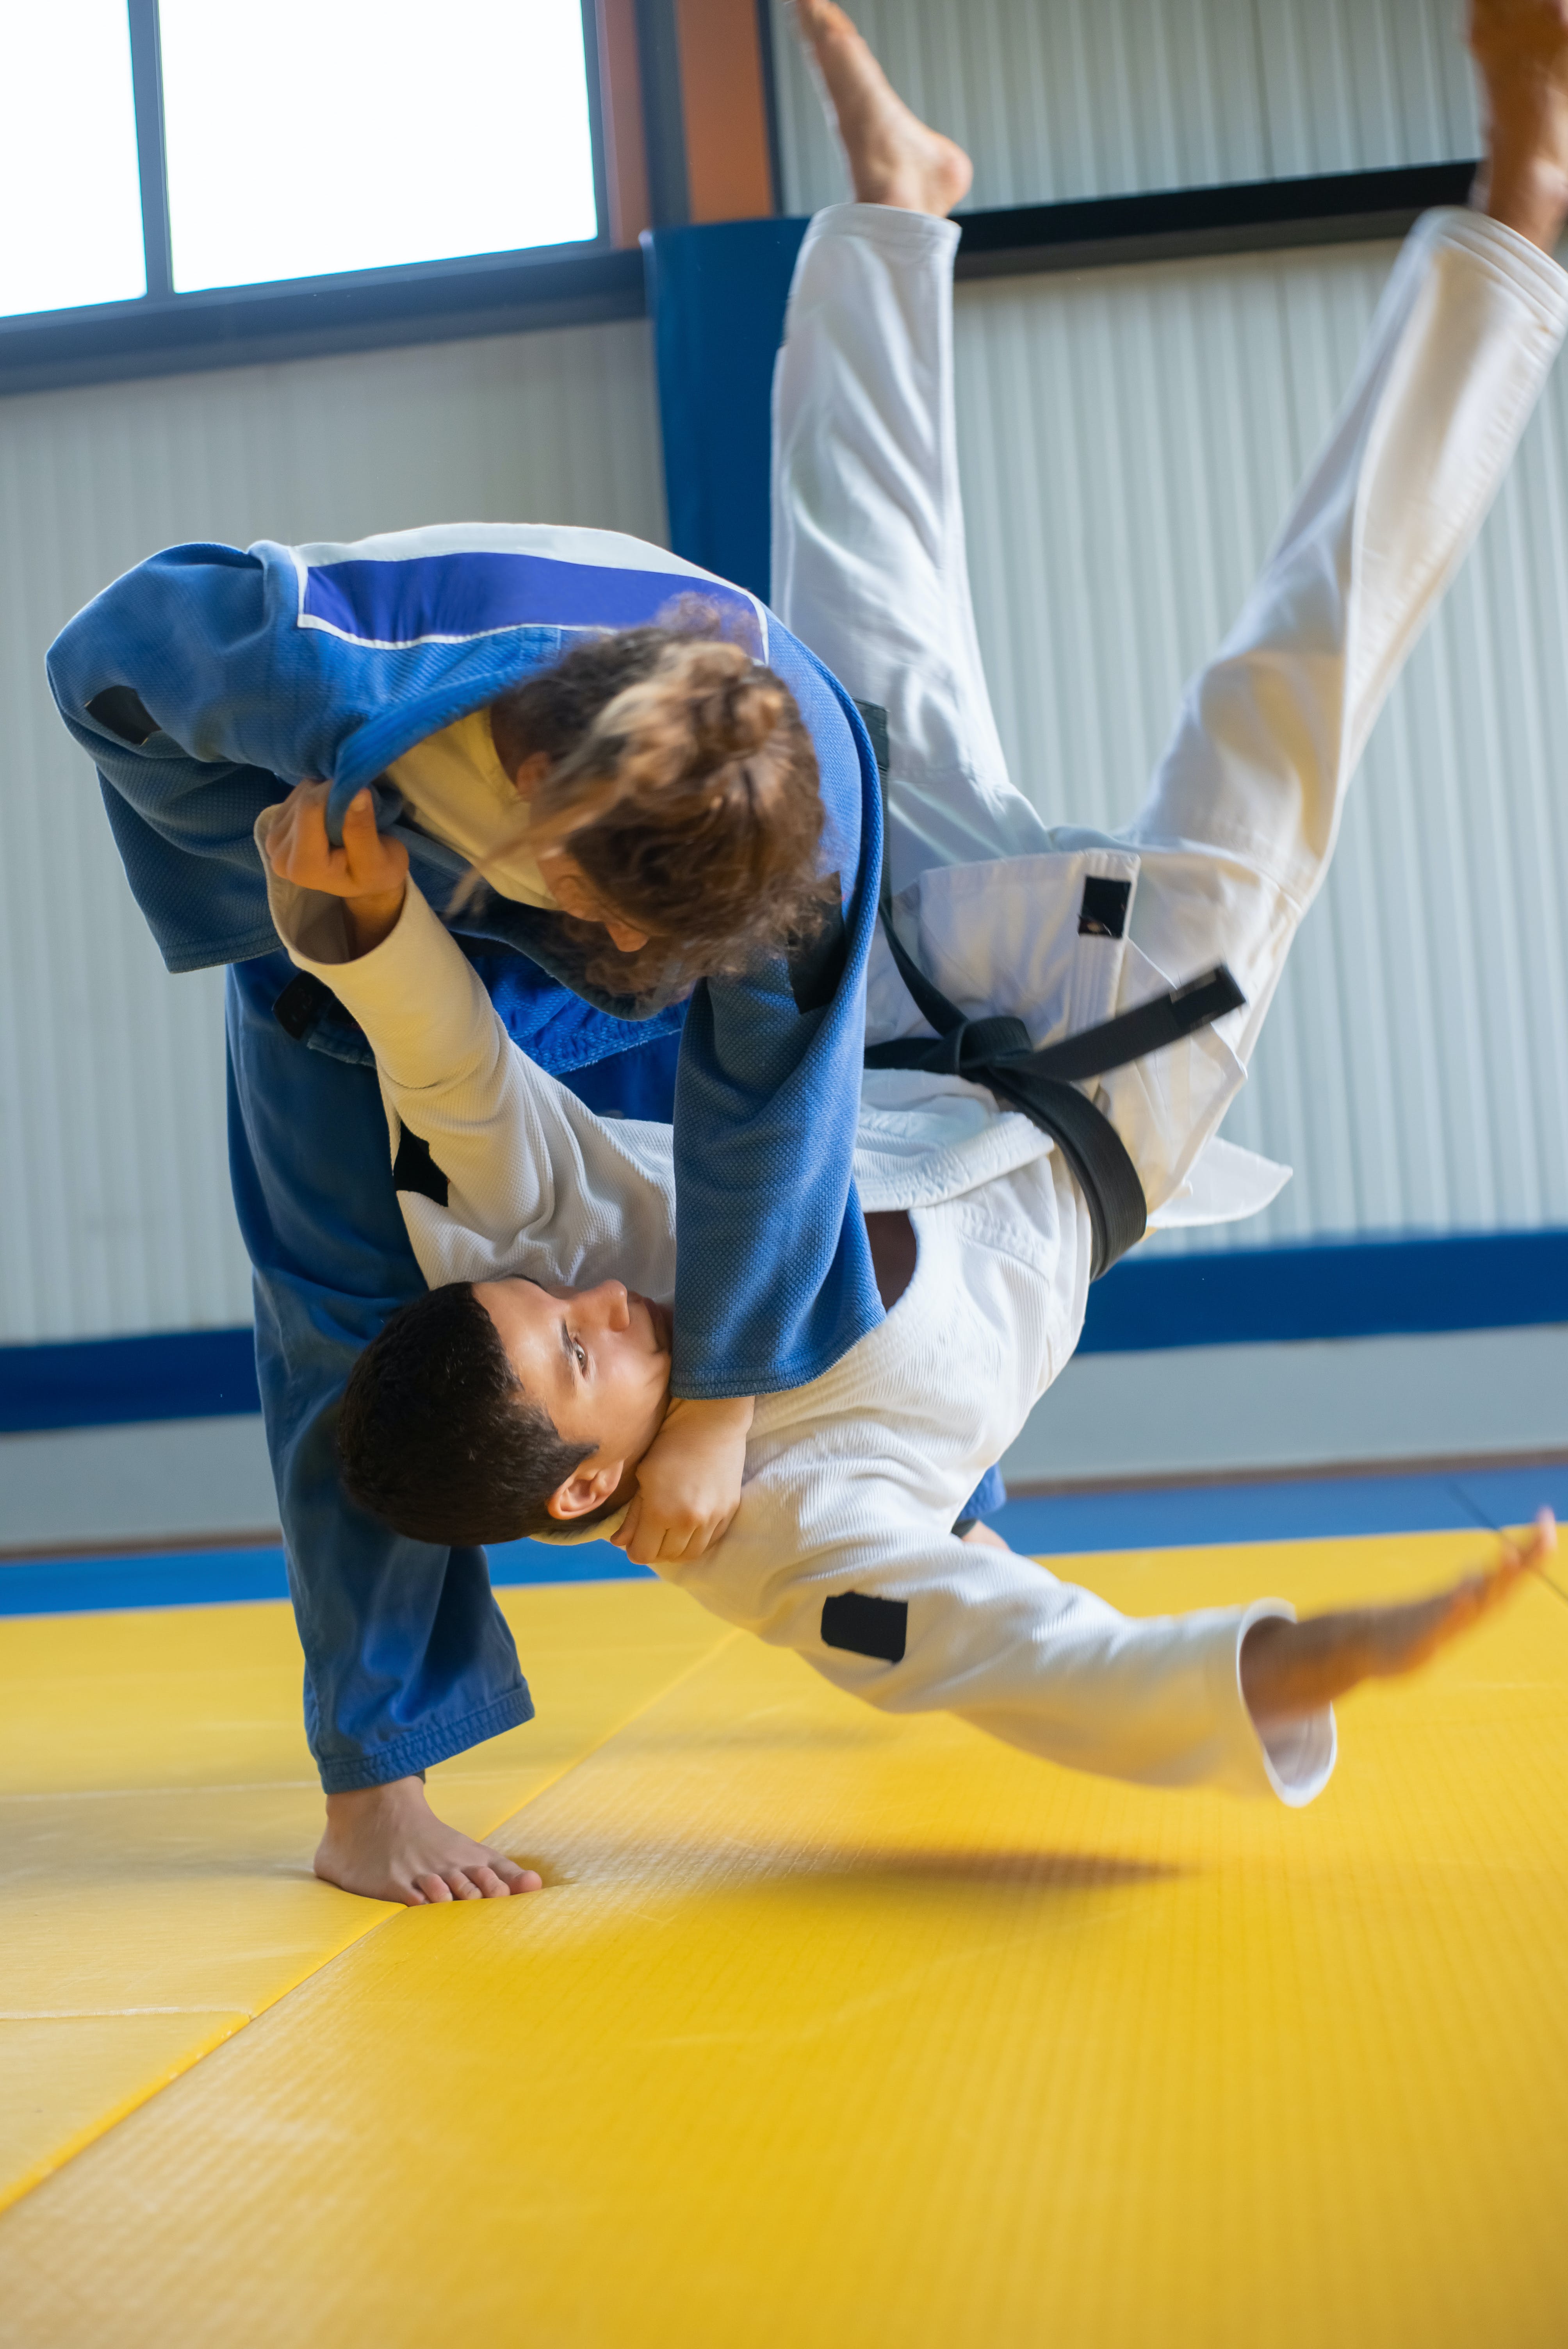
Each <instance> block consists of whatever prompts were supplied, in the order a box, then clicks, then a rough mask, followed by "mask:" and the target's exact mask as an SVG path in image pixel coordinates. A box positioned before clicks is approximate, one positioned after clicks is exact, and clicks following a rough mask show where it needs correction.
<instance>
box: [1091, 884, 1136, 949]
mask: <svg viewBox="0 0 1568 2349" xmlns="http://www.w3.org/2000/svg"><path fill="white" fill-rule="evenodd" d="M1131 896H1132V884H1131V882H1130V881H1103V880H1101V879H1100V878H1099V874H1093V873H1091V874H1089V877H1088V880H1087V881H1086V882H1085V883H1084V885H1083V904H1082V905H1081V906H1080V907H1079V908H1078V936H1079V937H1080V938H1119V937H1120V936H1121V934H1122V932H1123V931H1124V930H1125V929H1126V927H1127V908H1128V905H1129V904H1130V900H1131Z"/></svg>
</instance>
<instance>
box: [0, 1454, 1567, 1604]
mask: <svg viewBox="0 0 1568 2349" xmlns="http://www.w3.org/2000/svg"><path fill="white" fill-rule="evenodd" d="M1543 1506H1548V1507H1551V1508H1553V1509H1555V1510H1556V1512H1557V1514H1558V1516H1560V1517H1562V1518H1563V1519H1564V1520H1568V1463H1560V1464H1552V1465H1549V1466H1545V1467H1539V1468H1516V1467H1506V1468H1470V1469H1465V1470H1462V1471H1455V1472H1453V1473H1452V1474H1448V1473H1445V1472H1443V1471H1433V1472H1429V1473H1421V1474H1418V1475H1402V1476H1334V1477H1329V1476H1326V1477H1302V1478H1296V1479H1291V1480H1288V1481H1286V1480H1281V1481H1278V1482H1270V1483H1267V1484H1254V1485H1185V1486H1174V1487H1171V1486H1166V1487H1162V1488H1161V1489H1158V1490H1147V1491H1139V1492H1129V1493H1084V1494H1052V1495H1042V1496H1039V1497H1036V1498H1029V1497H1023V1498H1020V1499H1018V1500H1015V1501H1009V1502H1008V1504H1007V1506H1006V1508H1005V1509H1003V1510H1002V1511H1001V1512H1000V1513H999V1514H998V1515H997V1516H995V1517H993V1518H992V1519H991V1521H990V1522H991V1523H992V1525H994V1526H995V1528H996V1530H997V1531H998V1532H999V1533H1000V1534H1001V1535H1002V1537H1003V1538H1004V1540H1006V1541H1007V1542H1008V1543H1010V1544H1011V1546H1012V1547H1013V1548H1015V1549H1016V1550H1018V1551H1020V1552H1021V1553H1024V1554H1025V1555H1031V1556H1041V1557H1074V1556H1083V1555H1086V1554H1089V1553H1093V1552H1095V1551H1100V1550H1130V1549H1149V1550H1159V1549H1173V1548H1198V1547H1208V1546H1211V1545H1213V1546H1219V1545H1222V1544H1225V1543H1229V1542H1268V1541H1306V1540H1323V1539H1330V1538H1334V1537H1344V1536H1347V1535H1355V1534H1400V1533H1412V1534H1413V1533H1439V1532H1446V1531H1451V1530H1453V1529H1455V1528H1459V1527H1465V1526H1476V1529H1477V1538H1478V1541H1479V1542H1480V1543H1481V1544H1482V1545H1483V1549H1484V1543H1485V1538H1486V1537H1485V1536H1484V1534H1483V1533H1481V1531H1480V1526H1479V1524H1478V1519H1480V1518H1482V1517H1486V1518H1490V1519H1491V1520H1492V1522H1493V1523H1494V1524H1497V1525H1521V1524H1523V1523H1525V1522H1526V1521H1527V1520H1528V1519H1529V1518H1531V1517H1532V1516H1534V1515H1535V1512H1536V1511H1537V1510H1538V1509H1540V1508H1542V1507H1543ZM490 1575H491V1579H492V1580H493V1581H494V1582H495V1584H496V1585H497V1587H498V1588H501V1589H508V1588H518V1587H520V1586H521V1585H526V1584H546V1583H573V1582H618V1581H651V1580H652V1579H653V1577H652V1575H651V1574H649V1572H648V1571H647V1569H646V1568H643V1567H635V1566H632V1565H630V1564H629V1563H628V1562H627V1560H626V1559H625V1557H623V1555H622V1553H621V1552H620V1551H619V1550H618V1549H615V1548H614V1547H613V1546H612V1545H611V1544H610V1543H609V1542H584V1543H583V1545H582V1547H579V1548H575V1549H568V1550H562V1549H555V1548H552V1547H550V1546H549V1545H548V1544H545V1543H542V1542H509V1543H506V1544H505V1545H501V1546H498V1547H496V1548H494V1549H492V1550H491V1552H490ZM287 1597H288V1574H287V1570H286V1568H285V1566H284V1554H283V1551H282V1550H281V1549H264V1548H257V1549H211V1550H174V1551H165V1552H159V1553H155V1554H149V1555H137V1556H131V1557H69V1558H18V1559H15V1560H12V1561H0V1616H7V1615H68V1614H81V1613H89V1612H98V1611H102V1610H104V1609H148V1608H159V1607H211V1606H214V1605H221V1604H223V1603H225V1602H232V1601H235V1600H243V1599H286V1598H287Z"/></svg>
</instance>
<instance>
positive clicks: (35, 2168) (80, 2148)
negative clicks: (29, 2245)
mask: <svg viewBox="0 0 1568 2349" xmlns="http://www.w3.org/2000/svg"><path fill="white" fill-rule="evenodd" d="M740 1636H741V1635H740V1633H739V1632H738V1631H736V1630H730V1631H727V1632H726V1633H725V1634H724V1636H723V1637H722V1638H721V1639H719V1640H717V1641H716V1642H715V1644H714V1645H713V1646H712V1647H711V1648H706V1649H704V1651H703V1652H702V1654H701V1655H700V1656H695V1657H693V1659H692V1660H691V1661H690V1662H689V1663H687V1664H686V1665H685V1666H684V1667H683V1668H682V1670H681V1671H678V1672H677V1673H676V1676H675V1678H674V1679H673V1680H670V1681H666V1682H664V1683H663V1685H662V1686H661V1687H659V1688H657V1689H655V1690H653V1691H651V1692H649V1694H648V1695H647V1696H645V1698H644V1699H643V1701H642V1702H641V1703H640V1704H635V1705H634V1706H633V1707H632V1709H631V1711H630V1712H629V1713H623V1714H622V1715H621V1717H620V1719H619V1720H617V1721H616V1722H614V1723H613V1724H612V1726H611V1727H610V1728H608V1729H606V1730H605V1731H604V1732H603V1735H601V1736H599V1737H597V1738H595V1739H594V1741H593V1744H592V1745H588V1746H584V1747H583V1750H582V1751H581V1752H580V1753H577V1754H573V1755H572V1757H571V1758H570V1760H568V1761H567V1762H565V1763H563V1764H562V1766H561V1768H560V1769H559V1770H557V1771H555V1772H554V1773H553V1774H552V1775H551V1776H550V1777H548V1778H545V1779H542V1781H541V1782H540V1784H539V1785H537V1786H535V1787H534V1788H533V1790H532V1792H531V1794H530V1795H527V1796H526V1798H525V1799H524V1800H523V1801H522V1802H521V1803H519V1804H517V1805H516V1806H514V1807H513V1808H512V1809H511V1810H508V1811H506V1812H504V1813H503V1814H502V1816H501V1817H500V1819H499V1820H498V1821H497V1822H496V1824H495V1826H493V1827H487V1828H486V1830H485V1832H484V1835H483V1836H482V1837H480V1838H479V1839H480V1841H481V1842H488V1841H489V1840H490V1837H492V1836H495V1835H499V1834H500V1830H501V1828H502V1827H503V1826H507V1825H508V1824H509V1823H510V1822H511V1820H512V1819H514V1818H521V1816H522V1814H523V1812H524V1811H526V1810H527V1809H528V1808H529V1806H530V1805H531V1804H533V1803H535V1802H537V1801H538V1799H539V1797H540V1796H541V1795H544V1794H547V1793H549V1791H550V1789H551V1788H552V1787H553V1786H558V1785H560V1784H561V1783H562V1780H563V1779H565V1778H567V1777H569V1776H570V1775H571V1774H572V1772H573V1770H575V1769H576V1768H577V1767H578V1766H579V1765H580V1764H582V1763H583V1762H586V1761H588V1760H589V1759H590V1758H591V1757H592V1756H593V1754H598V1753H601V1752H603V1748H604V1747H605V1746H606V1745H607V1744H609V1743H610V1741H611V1740H612V1738H615V1737H618V1736H619V1735H620V1734H621V1733H622V1731H623V1730H624V1729H628V1728H629V1727H630V1726H631V1724H632V1723H633V1722H634V1721H635V1720H636V1719H637V1718H638V1716H639V1715H640V1714H641V1713H645V1712H646V1711H647V1710H648V1708H649V1706H650V1705H653V1704H656V1703H657V1702H659V1701H660V1699H661V1698H663V1697H665V1696H667V1695H669V1693H670V1692H671V1691H672V1690H674V1689H677V1688H679V1686H680V1685H681V1683H682V1682H683V1681H685V1680H686V1679H688V1678H689V1677H690V1675H691V1674H692V1673H693V1672H694V1671H696V1669H697V1666H698V1665H699V1664H704V1663H707V1661H709V1660H710V1659H711V1658H712V1657H714V1656H717V1655H718V1654H720V1653H721V1652H722V1651H723V1650H724V1649H726V1648H727V1647H729V1646H731V1645H732V1644H733V1643H734V1641H735V1640H738V1639H739V1637H740ZM267 1783H269V1784H270V1782H267ZM297 1783H299V1784H301V1785H308V1784H309V1781H308V1780H301V1781H299V1782H297ZM134 1791H137V1792H140V1793H146V1792H147V1789H146V1788H139V1789H136V1790H134ZM180 1791H181V1792H183V1791H185V1790H184V1789H181V1790H180ZM367 1905H368V1906H370V1907H372V1908H375V1909H379V1910H380V1911H381V1912H382V1913H381V1914H380V1915H377V1916H371V1917H369V1918H367V1919H366V1922H365V1923H364V1924H363V1925H361V1926H359V1927H358V1928H356V1930H354V1931H352V1932H350V1933H349V1934H348V1935H347V1936H346V1938H345V1939H344V1940H341V1941H340V1942H339V1943H338V1944H337V1946H336V1948H335V1949H333V1950H331V1951H328V1952H327V1954H326V1955H325V1957H323V1958H319V1959H317V1960H316V1961H315V1962H314V1963H312V1964H307V1965H305V1966H304V1967H302V1968H301V1970H300V1971H299V1972H298V1973H296V1974H294V1975H293V1976H292V1977H291V1978H290V1979H289V1980H288V1981H286V1982H284V1984H283V1985H282V1987H281V1988H280V1989H278V1990H277V1991H275V1992H273V1996H272V1997H271V1998H268V1999H264V2000H263V2002H262V2003H261V2004H260V2005H259V2006H256V2007H253V2008H252V2009H249V2010H247V2009H245V2008H243V2007H200V2006H198V2007H181V2006H172V2007H123V2008H122V2007H108V2008H104V2009H101V2010H100V2009H98V2008H92V2009H84V2010H83V2011H82V2014H81V2017H80V2018H77V2016H76V2015H75V2014H74V2013H72V2014H69V2015H67V2014H65V2013H61V2014H58V2015H41V2014H38V2013H26V2014H18V2015H16V2016H14V2017H13V2016H6V2015H0V2022H3V2021H17V2022H66V2021H72V2020H77V2019H81V2020H86V2019H88V2017H89V2016H91V2015H96V2014H98V2013H104V2014H106V2015H114V2014H122V2013H123V2014H154V2013H157V2014H191V2015H200V2014H222V2015H224V2016H226V2017H230V2018H232V2019H231V2020H230V2023H229V2027H228V2028H227V2029H226V2030H223V2031H218V2032H214V2033H212V2034H211V2037H209V2038H207V2039H205V2040H203V2041H202V2042H201V2044H200V2045H199V2046H197V2047H195V2048H193V2049H192V2050H191V2053H190V2054H187V2055H185V2056H183V2057H181V2059H180V2061H179V2062H177V2063H175V2064H171V2065H170V2067H169V2068H168V2069H167V2070H166V2071H165V2072H164V2073H163V2074H162V2075H160V2077H159V2078H157V2079H155V2080H153V2081H152V2082H150V2084H148V2085H144V2086H142V2087H140V2088H138V2089H135V2090H133V2091H132V2093H131V2094H130V2095H128V2096H124V2097H122V2098H121V2099H120V2101H119V2104H117V2105H113V2106H110V2107H109V2108H108V2111H107V2112H106V2113H101V2114H98V2115H96V2116H95V2117H94V2118H93V2119H92V2120H91V2121H89V2122H88V2123H86V2124H85V2125H84V2126H83V2127H81V2128H79V2129H77V2130H76V2131H74V2132H73V2134H72V2135H71V2136H69V2137H66V2138H65V2139H64V2140H63V2141H62V2142H61V2144H60V2145H58V2146H57V2147H53V2148H52V2149H51V2150H50V2151H49V2152H48V2153H47V2154H46V2155H44V2156H43V2157H42V2158H41V2159H39V2160H38V2161H36V2162H35V2163H34V2164H33V2165H32V2167H31V2168H29V2169H26V2170H24V2171H23V2173H22V2174H21V2176H20V2177H19V2178H14V2179H13V2180H12V2181H11V2182H10V2183H9V2184H8V2185H5V2184H0V2212H4V2211H6V2210H9V2209H14V2208H15V2205H16V2204H17V2203H18V2202H20V2201H21V2200H22V2199H24V2197H26V2195H28V2194H30V2193H32V2191H33V2190H34V2189H35V2188H36V2187H38V2186H41V2185H42V2184H43V2182H44V2180H45V2179H46V2178H52V2177H53V2176H54V2175H55V2174H56V2173H57V2171H58V2170H61V2169H63V2168H65V2167H66V2166H67V2163H68V2162H71V2161H74V2160H75V2159H76V2158H77V2154H79V2153H84V2152H85V2151H86V2150H87V2148H88V2146H89V2145H94V2144H96V2143H97V2142H98V2139H99V2138H100V2137H107V2136H108V2133H109V2131H110V2130H111V2129H114V2128H118V2127H119V2124H120V2122H121V2121H123V2120H126V2119H129V2116H130V2115H131V2114H132V2113H134V2112H137V2111H139V2109H140V2107H141V2106H143V2105H147V2104H150V2103H151V2101H152V2099H153V2098H154V2097H155V2096H159V2095H162V2093H163V2091H164V2089H165V2088H169V2087H172V2085H173V2084H174V2082H175V2081H176V2080H178V2079H180V2078H181V2076H182V2075H184V2074H185V2073H187V2072H189V2071H191V2070H193V2069H194V2068H195V2066H196V2065H197V2064H200V2063H201V2062H202V2061H203V2060H204V2058H205V2057H207V2056H209V2055H211V2054H212V2053H213V2051H214V2050H215V2049H216V2048H219V2047H222V2046H223V2045H225V2044H226V2043H227V2042H228V2041H229V2040H231V2039H233V2038H236V2037H237V2036H238V2035H239V2033H241V2032H242V2031H243V2030H244V2028H245V2026H246V2024H247V2023H254V2021H255V2020H256V2017H257V2016H258V2015H261V2014H265V2013H269V2012H270V2010H271V2009H272V2008H273V2007H274V2006H279V2005H281V2004H282V2003H283V2002H284V1999H286V1998H291V1997H292V1996H293V1995H294V1992H295V1991H297V1990H299V1989H301V1988H303V1986H304V1983H305V1982H309V1981H312V1980H314V1978H315V1976H316V1975H317V1974H319V1973H324V1972H325V1970H326V1968H327V1967H328V1966H330V1965H334V1964H335V1962H336V1961H337V1960H338V1959H339V1958H341V1957H344V1956H345V1955H346V1953H347V1952H348V1951H350V1950H352V1949H355V1948H356V1947H357V1946H358V1945H359V1943H360V1942H361V1941H364V1940H367V1939H368V1937H369V1936H370V1934H372V1933H374V1932H376V1931H377V1930H378V1929H379V1928H380V1927H381V1926H383V1925H391V1924H395V1923H396V1921H397V1919H398V1918H399V1917H402V1916H407V1914H408V1910H407V1908H406V1907H405V1905H404V1904H403V1903H402V1902H401V1901H376V1902H372V1903H369V1904H367Z"/></svg>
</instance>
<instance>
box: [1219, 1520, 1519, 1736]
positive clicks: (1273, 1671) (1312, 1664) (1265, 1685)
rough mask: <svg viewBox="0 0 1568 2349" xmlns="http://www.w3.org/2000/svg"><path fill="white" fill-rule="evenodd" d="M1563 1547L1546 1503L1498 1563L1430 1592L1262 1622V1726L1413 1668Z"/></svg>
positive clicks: (1258, 1646)
mask: <svg viewBox="0 0 1568 2349" xmlns="http://www.w3.org/2000/svg"><path fill="white" fill-rule="evenodd" d="M1556 1547H1557V1528H1556V1526H1555V1524H1554V1523H1553V1516H1552V1512H1551V1510H1550V1509H1542V1512H1541V1515H1540V1516H1539V1517H1538V1518H1537V1519H1536V1521H1535V1526H1534V1529H1533V1531H1532V1532H1531V1533H1530V1534H1528V1535H1527V1536H1526V1537H1525V1538H1524V1540H1523V1542H1522V1543H1521V1544H1520V1545H1519V1546H1518V1547H1515V1545H1514V1544H1513V1543H1512V1542H1511V1541H1508V1540H1507V1539H1506V1537H1505V1541H1504V1547H1503V1553H1502V1556H1501V1557H1500V1558H1499V1559H1498V1560H1497V1562H1496V1564H1495V1565H1493V1566H1490V1567H1487V1568H1484V1569H1483V1570H1482V1571H1481V1572H1480V1573H1479V1574H1469V1575H1466V1577H1465V1578H1464V1579H1463V1581H1462V1582H1456V1583H1454V1584H1452V1585H1451V1586H1450V1587H1449V1589H1447V1590H1439V1591H1435V1592H1434V1593H1433V1594H1432V1596H1431V1597H1430V1598H1429V1599H1408V1600H1405V1601H1403V1602H1401V1603H1398V1604H1395V1605H1393V1606H1387V1607H1353V1608H1346V1609H1343V1610H1342V1611H1341V1612H1339V1613H1337V1614H1334V1615H1309V1616H1308V1617H1307V1618H1306V1620H1305V1622H1303V1623H1291V1622H1287V1621H1286V1620H1285V1619H1284V1617H1283V1616H1274V1617H1271V1618H1268V1619H1265V1620H1264V1621H1263V1622H1261V1623H1254V1624H1253V1627H1252V1630H1250V1631H1249V1632H1248V1633H1247V1636H1246V1638H1245V1639H1244V1640H1243V1642H1242V1694H1243V1697H1244V1698H1245V1699H1246V1702H1247V1710H1248V1711H1249V1712H1250V1713H1251V1714H1252V1716H1253V1720H1254V1721H1255V1722H1256V1723H1257V1724H1258V1726H1259V1727H1260V1728H1263V1727H1264V1726H1265V1725H1267V1726H1272V1725H1274V1723H1284V1722H1287V1721H1299V1720H1301V1719H1302V1717H1303V1716H1304V1715H1305V1714H1306V1713H1317V1712H1319V1711H1321V1709H1322V1707H1323V1706H1324V1705H1326V1704H1332V1703H1333V1702H1334V1700H1335V1698H1336V1696H1343V1695H1344V1694H1345V1692H1346V1690H1347V1689H1353V1688H1355V1687H1356V1686H1357V1683H1358V1682H1362V1681H1369V1680H1391V1679H1395V1678H1397V1677H1398V1675H1400V1674H1401V1673H1404V1672H1413V1671H1416V1669H1417V1667H1418V1665H1421V1664H1424V1663H1426V1662H1428V1661H1429V1659H1430V1658H1431V1657H1433V1656H1435V1655H1436V1654H1437V1652H1438V1651H1439V1648H1446V1647H1447V1646H1448V1645H1449V1641H1450V1640H1457V1639H1459V1638H1460V1636H1461V1634H1462V1633H1464V1632H1466V1631H1469V1630H1472V1629H1473V1628H1474V1626H1475V1625H1476V1624H1477V1623H1479V1622H1480V1619H1481V1618H1482V1616H1484V1615H1490V1614H1491V1611H1492V1609H1494V1608H1497V1607H1501V1604H1502V1602H1503V1600H1504V1599H1507V1598H1509V1597H1510V1596H1511V1593H1512V1592H1513V1591H1514V1590H1516V1589H1517V1588H1518V1587H1519V1584H1520V1583H1521V1581H1522V1579H1523V1578H1524V1577H1525V1575H1527V1574H1529V1573H1532V1572H1535V1573H1543V1572H1544V1570H1545V1560H1546V1559H1547V1558H1548V1557H1550V1556H1551V1554H1552V1552H1553V1550H1554V1549H1555V1548H1556Z"/></svg>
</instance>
